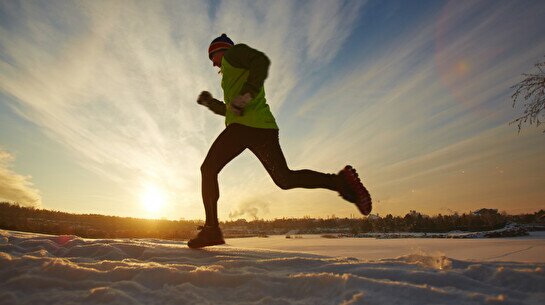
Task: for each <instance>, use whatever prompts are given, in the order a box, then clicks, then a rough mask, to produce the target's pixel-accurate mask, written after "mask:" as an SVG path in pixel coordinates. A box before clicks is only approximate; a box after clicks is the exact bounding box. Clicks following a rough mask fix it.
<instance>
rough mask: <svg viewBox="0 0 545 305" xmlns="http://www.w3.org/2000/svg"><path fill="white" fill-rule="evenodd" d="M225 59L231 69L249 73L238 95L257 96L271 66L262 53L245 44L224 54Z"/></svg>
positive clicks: (234, 47) (236, 46)
mask: <svg viewBox="0 0 545 305" xmlns="http://www.w3.org/2000/svg"><path fill="white" fill-rule="evenodd" d="M225 59H227V61H229V63H230V64H231V65H232V66H233V67H236V68H242V69H246V70H248V71H249V72H250V74H249V75H248V79H247V80H246V83H245V84H244V85H243V86H242V89H241V90H240V93H239V94H240V95H243V94H246V93H248V92H249V93H250V94H251V95H252V97H255V96H256V95H257V94H259V91H261V88H262V87H263V83H264V82H265V79H266V78H267V75H268V72H269V66H270V64H271V61H270V60H269V58H268V57H267V56H266V55H265V54H264V53H263V52H260V51H258V50H256V49H252V48H250V47H249V46H247V45H245V44H237V45H235V46H233V47H232V48H231V49H230V50H229V51H228V52H225Z"/></svg>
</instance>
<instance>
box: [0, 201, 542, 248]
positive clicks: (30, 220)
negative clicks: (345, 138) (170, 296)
mask: <svg viewBox="0 0 545 305" xmlns="http://www.w3.org/2000/svg"><path fill="white" fill-rule="evenodd" d="M544 214H545V211H544V210H540V211H538V212H535V213H532V214H521V215H508V214H506V213H504V212H503V213H498V212H497V210H490V209H488V210H486V211H484V212H483V213H468V214H466V213H464V214H458V213H454V214H451V215H441V214H439V215H436V216H427V215H424V214H421V213H418V212H416V211H411V212H410V213H408V214H407V215H405V216H392V215H391V214H388V215H386V216H385V217H378V216H374V217H367V218H338V217H334V216H332V217H329V218H325V219H324V218H310V217H304V218H281V219H274V220H259V219H256V220H252V221H247V220H245V219H238V220H233V221H226V222H222V223H221V226H222V228H223V230H224V234H225V237H244V236H259V235H271V234H286V233H288V232H290V231H297V232H298V233H299V234H321V233H348V234H358V233H389V232H438V233H443V232H449V231H454V230H459V231H468V232H474V231H487V230H495V229H499V228H502V227H504V226H505V225H506V224H507V223H509V222H516V223H520V224H529V223H536V222H537V221H538V220H539V219H540V218H541V219H543V215H544ZM199 225H202V222H201V221H193V220H179V221H174V220H152V219H138V218H130V217H118V216H104V215H97V214H71V213H66V212H59V211H50V210H44V209H36V208H32V207H23V206H20V205H18V204H12V203H8V202H0V228H1V229H5V230H15V231H25V232H34V233H44V234H54V235H77V236H79V237H84V238H160V239H173V240H186V239H189V238H191V237H192V236H193V235H194V234H195V230H196V228H197V226H199Z"/></svg>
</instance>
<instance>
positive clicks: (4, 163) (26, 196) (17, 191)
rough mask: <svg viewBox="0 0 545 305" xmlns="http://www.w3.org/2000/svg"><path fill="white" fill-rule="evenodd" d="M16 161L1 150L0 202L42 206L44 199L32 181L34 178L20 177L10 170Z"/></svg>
mask: <svg viewBox="0 0 545 305" xmlns="http://www.w3.org/2000/svg"><path fill="white" fill-rule="evenodd" d="M14 160H15V158H14V156H13V155H12V154H10V153H9V152H7V151H5V150H3V149H0V200H8V201H12V202H17V203H19V204H21V205H25V206H35V207H37V206H40V204H41V201H42V199H41V196H40V194H39V191H38V190H37V189H35V188H34V187H33V185H32V182H31V181H30V180H31V179H32V177H30V176H23V175H20V174H18V173H16V172H14V171H13V170H12V169H11V168H10V167H11V163H12V162H13V161H14Z"/></svg>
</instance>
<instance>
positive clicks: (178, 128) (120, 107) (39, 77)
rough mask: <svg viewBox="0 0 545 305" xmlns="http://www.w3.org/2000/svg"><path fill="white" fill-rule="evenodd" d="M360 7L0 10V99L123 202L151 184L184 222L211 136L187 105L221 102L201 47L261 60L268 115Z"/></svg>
mask: <svg viewBox="0 0 545 305" xmlns="http://www.w3.org/2000/svg"><path fill="white" fill-rule="evenodd" d="M363 3H364V2H361V1H360V2H357V3H352V2H346V3H344V2H333V3H331V2H328V1H322V2H309V3H305V4H295V3H293V2H291V1H285V2H281V1H278V2H274V3H270V2H265V1H263V2H253V1H248V2H236V3H233V2H229V1H226V2H220V3H219V4H218V5H212V4H211V3H209V2H205V1H198V2H195V1H184V2H169V1H164V2H163V1H161V2H149V3H148V2H134V1H120V2H109V1H96V2H63V1H59V2H53V3H48V4H47V5H45V4H39V3H30V2H23V3H15V4H13V3H3V4H2V7H1V10H2V14H3V16H5V17H6V19H5V21H4V22H3V23H2V27H0V37H1V39H0V46H1V50H2V57H1V59H0V90H2V92H3V93H5V94H6V95H8V96H11V97H13V101H14V102H13V103H11V104H10V106H11V107H12V108H13V109H14V110H15V111H16V112H17V113H18V114H19V115H21V116H22V117H24V118H26V119H27V120H29V121H31V122H33V123H34V124H37V125H38V126H40V127H41V128H42V130H43V132H44V133H45V134H47V135H48V136H50V137H51V138H53V139H55V140H56V141H58V142H60V143H62V144H64V145H65V146H66V147H68V148H69V149H71V150H73V151H75V152H76V153H77V154H78V156H79V159H80V162H81V163H82V164H83V165H84V166H85V167H87V168H88V169H90V170H92V171H94V172H97V173H99V174H101V175H103V176H104V177H106V178H107V179H110V180H111V181H113V182H115V183H118V184H121V185H125V186H126V187H127V189H128V190H129V191H133V192H138V189H139V188H141V186H142V185H146V184H147V183H151V184H157V185H160V186H161V187H163V188H165V189H167V190H168V191H169V192H170V193H175V194H179V195H178V196H177V198H175V199H174V200H173V202H176V204H178V205H179V206H180V207H182V208H184V209H186V210H185V211H184V213H188V214H189V215H184V216H186V217H187V216H188V217H195V216H197V215H199V213H198V212H194V211H195V210H197V209H196V208H200V194H199V192H198V191H197V190H198V188H199V187H200V185H199V184H200V183H199V182H200V179H199V176H200V175H199V166H200V163H201V162H202V160H203V159H204V156H205V154H206V151H207V149H208V146H209V145H210V143H211V141H212V139H213V138H214V137H215V136H216V135H217V134H218V133H219V131H220V130H221V126H222V122H221V119H218V118H217V117H216V116H214V115H212V114H208V113H206V110H204V109H202V108H200V107H199V106H197V105H196V103H195V102H194V100H195V97H196V96H197V95H198V93H199V92H200V90H210V91H212V92H213V93H214V95H216V96H218V97H221V94H220V91H219V88H220V86H219V81H220V80H219V78H218V76H217V75H216V73H215V70H214V69H213V68H212V67H211V64H210V62H209V61H208V58H207V55H206V49H207V46H208V43H209V42H210V41H211V40H212V39H213V38H214V37H215V36H216V35H219V34H220V33H222V32H226V33H228V34H229V35H230V36H232V37H233V39H235V40H236V41H237V42H247V43H249V44H251V45H252V46H254V47H256V48H258V49H259V48H260V49H262V50H265V51H266V53H267V55H269V56H270V57H271V59H272V61H273V66H272V68H271V73H270V78H269V79H268V80H267V90H268V92H270V94H269V98H270V101H271V103H270V104H271V105H272V107H273V109H278V108H279V107H280V106H281V105H282V103H283V102H284V100H285V99H286V98H287V96H288V93H289V92H290V91H291V90H292V89H293V88H294V87H295V86H296V84H297V82H298V80H299V79H300V78H301V77H302V75H304V73H310V71H312V70H313V69H315V68H316V67H319V66H321V65H324V64H326V63H327V62H330V61H331V60H332V59H333V58H334V57H335V54H336V53H337V52H338V50H339V48H340V47H341V46H342V44H343V42H344V41H345V40H346V37H347V36H348V35H349V34H350V31H351V29H352V27H353V25H354V22H355V20H356V17H357V12H358V10H359V9H360V8H361V6H362V4H363ZM301 16H304V17H303V18H301ZM322 29H324V31H323V32H322ZM317 33H320V35H317ZM332 43H334V44H335V47H330V48H325V47H324V46H326V45H330V44H332ZM301 59H304V60H303V61H302V64H301Z"/></svg>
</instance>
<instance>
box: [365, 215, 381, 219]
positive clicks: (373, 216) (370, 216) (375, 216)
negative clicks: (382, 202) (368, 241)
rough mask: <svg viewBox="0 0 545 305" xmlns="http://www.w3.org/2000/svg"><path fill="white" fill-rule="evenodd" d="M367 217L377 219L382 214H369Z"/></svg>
mask: <svg viewBox="0 0 545 305" xmlns="http://www.w3.org/2000/svg"><path fill="white" fill-rule="evenodd" d="M367 219H369V220H377V219H380V216H378V214H369V216H367Z"/></svg>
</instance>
